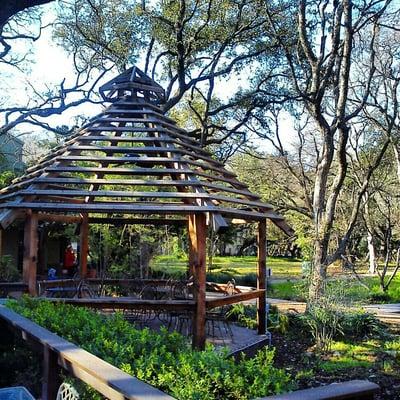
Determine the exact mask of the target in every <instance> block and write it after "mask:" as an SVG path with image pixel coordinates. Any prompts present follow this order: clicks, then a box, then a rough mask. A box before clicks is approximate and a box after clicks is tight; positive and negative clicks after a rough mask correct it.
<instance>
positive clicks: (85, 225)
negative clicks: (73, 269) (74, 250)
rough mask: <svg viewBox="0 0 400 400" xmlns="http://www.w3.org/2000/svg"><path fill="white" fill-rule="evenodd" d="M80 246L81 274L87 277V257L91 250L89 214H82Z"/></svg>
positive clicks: (82, 276)
mask: <svg viewBox="0 0 400 400" xmlns="http://www.w3.org/2000/svg"><path fill="white" fill-rule="evenodd" d="M79 247H80V253H79V275H80V277H81V278H85V277H86V275H87V257H88V252H89V218H88V215H87V214H82V222H81V229H80V244H79Z"/></svg>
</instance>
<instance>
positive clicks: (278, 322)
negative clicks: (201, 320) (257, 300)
mask: <svg viewBox="0 0 400 400" xmlns="http://www.w3.org/2000/svg"><path fill="white" fill-rule="evenodd" d="M227 316H228V318H229V319H230V320H231V321H235V322H236V323H237V324H238V325H241V326H244V327H245V328H249V329H256V328H257V308H256V306H254V305H245V304H242V303H238V304H233V305H232V306H231V308H230V310H229V311H228V313H227ZM289 326H290V317H289V315H287V314H283V313H281V312H280V311H279V310H278V309H277V308H276V307H274V306H272V307H271V308H270V310H269V312H268V321H267V327H268V330H269V331H271V332H279V333H281V334H283V335H285V334H287V333H288V331H289Z"/></svg>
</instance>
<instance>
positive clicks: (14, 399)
mask: <svg viewBox="0 0 400 400" xmlns="http://www.w3.org/2000/svg"><path fill="white" fill-rule="evenodd" d="M0 400H35V398H34V397H33V396H32V395H31V394H30V393H29V392H28V390H27V389H26V388H25V387H23V386H14V387H7V388H3V389H0Z"/></svg>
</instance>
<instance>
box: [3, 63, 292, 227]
mask: <svg viewBox="0 0 400 400" xmlns="http://www.w3.org/2000/svg"><path fill="white" fill-rule="evenodd" d="M101 93H102V95H103V97H104V99H105V101H109V102H111V103H112V104H111V105H110V106H109V107H108V108H106V109H105V110H104V111H102V112H101V113H100V114H98V115H97V116H96V117H94V118H92V119H91V120H90V121H89V122H88V123H87V124H85V125H84V126H83V127H82V128H81V129H80V130H79V131H77V132H76V133H75V134H74V135H73V136H71V137H70V138H68V140H66V142H65V143H63V144H62V145H60V146H58V147H57V148H55V149H54V150H53V151H52V152H51V153H50V154H48V155H46V156H45V157H43V158H42V159H41V160H39V162H38V163H37V164H36V165H35V166H34V167H32V168H29V169H28V170H27V172H26V174H25V175H24V176H22V177H20V178H18V179H16V180H14V181H13V182H12V184H11V185H10V186H9V187H7V188H5V189H3V190H1V191H0V224H3V223H4V221H3V219H4V220H5V219H6V220H7V224H9V223H11V222H12V220H13V218H15V216H16V215H17V214H16V213H17V212H18V210H23V211H24V210H27V209H32V210H34V211H42V212H44V213H46V212H47V213H49V212H50V213H56V214H60V213H75V214H76V213H81V214H82V215H84V214H90V213H99V212H101V213H105V214H108V217H107V218H113V216H115V217H116V216H117V214H118V213H119V214H135V213H136V214H140V215H146V214H147V215H149V216H150V215H167V214H171V215H177V214H184V215H187V214H188V213H189V214H193V213H194V214H198V213H202V212H203V213H207V214H209V216H208V217H209V218H208V220H211V221H213V223H212V225H213V226H214V227H219V226H226V222H225V220H224V219H225V218H229V219H236V220H246V221H251V220H262V219H265V218H270V219H271V220H272V221H273V222H275V223H276V224H277V225H278V226H280V227H282V228H283V229H284V230H288V229H287V225H286V224H285V223H284V221H283V219H282V218H281V217H279V216H278V215H277V214H275V213H274V212H273V211H272V207H271V205H270V204H266V203H263V202H262V201H261V200H260V198H259V197H258V196H257V195H255V194H253V193H251V192H250V190H249V189H248V187H247V185H246V184H244V183H242V182H240V181H239V180H238V179H237V177H236V175H235V174H234V173H233V172H232V171H229V170H228V169H226V168H225V167H224V165H223V164H222V163H221V162H220V161H218V160H215V159H214V158H213V157H212V156H211V155H210V154H209V153H208V152H207V151H206V150H205V149H203V148H201V147H200V146H199V144H198V143H197V142H196V141H195V140H194V139H193V138H191V137H190V135H189V134H188V133H187V132H186V131H185V130H184V129H182V128H180V127H178V126H176V123H175V122H174V121H173V120H172V119H171V118H169V117H167V116H165V115H164V113H163V111H162V109H161V105H162V103H163V101H164V100H165V96H164V91H163V89H162V87H161V86H160V85H158V84H157V83H156V82H154V81H153V80H152V79H151V78H149V77H147V76H146V75H145V74H144V73H143V72H142V71H140V70H139V69H137V68H135V67H134V68H130V69H129V70H127V71H125V72H124V73H122V74H121V75H119V76H117V77H116V78H114V79H113V80H112V81H110V82H108V83H107V84H105V85H103V86H102V88H101ZM128 200H129V201H128ZM2 215H4V217H2ZM88 218H89V219H90V218H91V216H90V215H88Z"/></svg>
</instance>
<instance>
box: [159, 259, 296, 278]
mask: <svg viewBox="0 0 400 400" xmlns="http://www.w3.org/2000/svg"><path fill="white" fill-rule="evenodd" d="M187 263H188V260H187V258H186V257H182V258H178V257H176V256H157V257H155V258H154V259H153V261H152V263H151V268H152V270H153V271H157V272H160V273H162V272H165V273H168V274H177V275H178V274H185V273H186V270H187ZM256 263H257V258H256V257H255V256H244V257H213V265H212V268H211V271H210V268H209V267H207V270H208V271H210V272H209V273H210V274H213V273H216V274H217V273H222V274H224V273H228V274H231V275H232V276H235V275H236V276H243V275H247V274H255V273H256ZM267 266H268V267H269V268H271V269H272V275H273V277H277V278H298V277H299V276H300V274H301V260H298V259H290V258H281V257H268V258H267Z"/></svg>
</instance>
